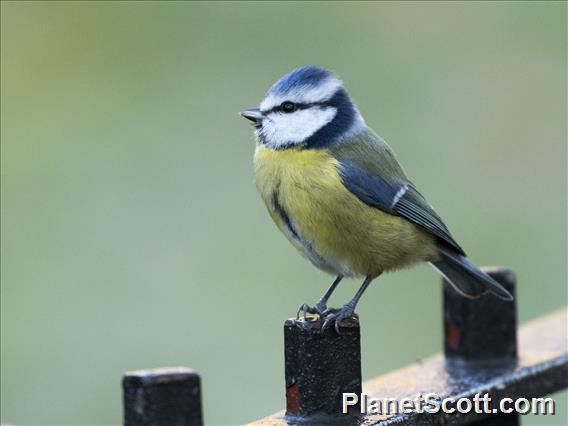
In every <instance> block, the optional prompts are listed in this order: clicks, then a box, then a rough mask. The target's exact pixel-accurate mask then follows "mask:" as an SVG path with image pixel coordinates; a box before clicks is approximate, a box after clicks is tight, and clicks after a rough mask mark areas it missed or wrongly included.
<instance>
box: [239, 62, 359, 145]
mask: <svg viewBox="0 0 568 426" xmlns="http://www.w3.org/2000/svg"><path fill="white" fill-rule="evenodd" d="M241 115H242V116H243V117H245V118H247V119H248V120H250V121H251V122H252V124H253V126H254V128H255V134H256V137H257V139H258V141H259V143H262V144H265V145H268V146H270V147H271V148H274V149H285V148H291V147H305V148H322V147H326V146H329V145H331V144H334V143H336V142H337V141H339V140H341V139H342V138H344V137H346V136H349V135H353V134H355V133H357V132H359V131H360V130H361V129H363V128H364V127H365V123H364V121H363V118H362V117H361V115H360V114H359V111H358V110H357V108H356V107H355V105H354V104H353V102H351V99H349V95H348V94H347V92H346V91H345V88H344V87H343V83H342V82H341V81H340V80H339V79H338V78H337V77H336V76H335V75H333V73H331V72H330V71H328V70H326V69H323V68H320V67H317V66H314V65H310V66H306V67H301V68H296V69H295V70H294V71H292V72H290V73H289V74H286V75H285V76H284V77H282V78H281V79H280V80H278V81H277V82H276V83H274V85H273V86H272V87H271V88H270V89H269V90H268V92H267V94H266V96H265V97H264V99H263V100H262V102H261V103H260V107H259V108H252V109H247V110H245V111H242V112H241Z"/></svg>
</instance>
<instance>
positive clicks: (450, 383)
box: [252, 309, 568, 426]
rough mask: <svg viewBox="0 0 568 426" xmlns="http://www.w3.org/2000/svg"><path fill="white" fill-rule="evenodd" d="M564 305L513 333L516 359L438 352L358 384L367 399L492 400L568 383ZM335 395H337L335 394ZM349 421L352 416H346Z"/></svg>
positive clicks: (425, 420)
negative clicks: (450, 356) (474, 359)
mask: <svg viewBox="0 0 568 426" xmlns="http://www.w3.org/2000/svg"><path fill="white" fill-rule="evenodd" d="M567 319H568V312H567V311H566V309H563V310H560V311H558V312H555V313H553V314H551V315H548V316H545V317H542V318H540V319H537V320H535V321H532V322H530V323H528V324H525V325H523V326H522V327H521V328H520V329H519V332H518V339H519V346H518V359H517V362H516V363H509V364H508V365H499V363H497V364H496V365H493V366H492V365H491V364H490V363H487V364H488V365H475V366H470V365H468V363H459V362H452V363H446V361H445V358H444V356H443V355H442V354H438V355H435V356H433V357H431V358H428V359H425V360H423V361H421V362H418V363H415V364H412V365H410V366H408V367H406V368H403V369H401V370H397V371H394V372H391V373H389V374H386V375H384V376H380V377H378V378H376V379H373V380H370V381H367V382H365V383H363V391H364V392H365V393H367V394H369V397H370V398H396V399H397V400H401V399H402V398H411V399H414V398H415V397H416V394H418V393H422V395H425V394H427V393H430V392H434V393H437V394H438V395H440V397H442V398H447V397H453V398H461V397H464V396H465V397H469V398H472V397H473V396H474V395H475V394H476V393H482V394H483V393H485V392H488V393H489V394H490V395H491V398H492V400H493V401H498V400H500V399H501V398H503V397H511V398H517V397H525V398H532V397H539V396H544V395H547V394H550V393H553V392H556V391H558V390H560V389H564V388H566V387H568V341H567V330H566V327H567V326H566V324H567ZM337 398H338V399H339V398H340V395H339V394H338V396H337ZM479 420H482V418H481V417H480V416H476V417H474V416H465V415H460V414H417V413H413V414H407V415H402V414H401V415H391V416H387V415H367V416H363V417H360V418H359V421H358V423H359V424H361V425H384V426H386V425H439V424H445V425H457V424H468V423H473V422H475V421H479ZM346 422H347V423H351V422H352V420H351V419H349V420H346ZM297 423H301V422H299V421H296V420H290V419H286V418H284V412H280V413H276V414H275V415H273V416H270V417H267V418H265V419H262V420H259V421H257V422H255V423H252V424H256V425H287V424H297Z"/></svg>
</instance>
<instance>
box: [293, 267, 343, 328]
mask: <svg viewBox="0 0 568 426" xmlns="http://www.w3.org/2000/svg"><path fill="white" fill-rule="evenodd" d="M342 279H343V275H338V276H337V278H335V280H334V281H333V283H332V284H331V285H330V286H329V288H328V289H327V290H326V291H325V293H324V294H323V295H322V296H321V297H320V298H319V300H318V301H317V303H316V305H315V306H313V307H312V306H309V305H307V304H305V303H304V304H303V305H302V306H300V309H298V314H297V316H296V318H300V313H302V312H303V313H304V318H305V317H306V314H318V315H322V314H323V313H324V312H325V313H329V312H330V311H331V310H330V309H327V301H328V300H329V298H330V296H331V294H332V293H333V292H334V291H335V288H336V287H337V285H338V284H339V283H340V282H341V280H342ZM334 311H335V310H334Z"/></svg>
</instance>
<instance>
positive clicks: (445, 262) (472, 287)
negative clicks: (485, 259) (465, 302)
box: [432, 243, 513, 300]
mask: <svg viewBox="0 0 568 426" xmlns="http://www.w3.org/2000/svg"><path fill="white" fill-rule="evenodd" d="M438 248H439V250H440V260H437V261H435V262H432V266H434V268H436V269H437V270H438V271H439V272H440V273H441V274H442V275H443V276H444V278H446V280H447V281H448V282H449V283H450V284H451V285H452V287H453V288H454V289H455V290H456V291H457V292H458V293H460V294H461V295H462V296H465V297H467V298H470V299H476V298H478V297H479V296H481V295H482V294H484V293H486V292H490V293H493V294H494V295H495V296H497V297H498V298H500V299H503V300H513V296H512V295H511V293H509V292H508V291H507V290H506V289H505V288H504V287H503V286H502V285H501V284H499V283H498V282H497V281H495V280H494V279H493V278H491V277H490V276H489V275H487V274H486V273H485V272H483V271H482V270H480V269H479V268H478V267H477V266H476V265H475V264H474V263H473V262H472V261H471V260H469V259H468V258H467V257H465V256H462V255H461V254H459V253H456V252H455V251H454V250H452V249H451V248H450V247H447V246H445V245H444V244H443V243H441V244H439V246H438Z"/></svg>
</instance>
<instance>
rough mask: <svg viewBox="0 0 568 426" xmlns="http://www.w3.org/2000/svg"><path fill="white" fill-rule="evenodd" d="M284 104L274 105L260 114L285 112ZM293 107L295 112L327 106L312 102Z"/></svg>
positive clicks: (295, 103)
mask: <svg viewBox="0 0 568 426" xmlns="http://www.w3.org/2000/svg"><path fill="white" fill-rule="evenodd" d="M285 102H289V101H285ZM285 102H282V103H281V104H280V105H276V106H275V107H272V108H270V109H268V110H264V111H260V112H262V113H263V114H264V115H267V114H270V113H272V112H285V111H284V110H283V109H282V105H283V104H284V103H285ZM294 105H295V106H296V111H298V110H301V109H308V108H311V107H313V106H327V103H325V102H312V103H309V104H303V103H298V102H294Z"/></svg>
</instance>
